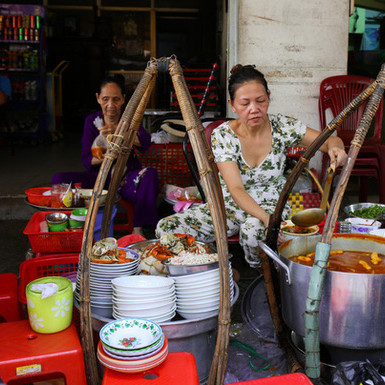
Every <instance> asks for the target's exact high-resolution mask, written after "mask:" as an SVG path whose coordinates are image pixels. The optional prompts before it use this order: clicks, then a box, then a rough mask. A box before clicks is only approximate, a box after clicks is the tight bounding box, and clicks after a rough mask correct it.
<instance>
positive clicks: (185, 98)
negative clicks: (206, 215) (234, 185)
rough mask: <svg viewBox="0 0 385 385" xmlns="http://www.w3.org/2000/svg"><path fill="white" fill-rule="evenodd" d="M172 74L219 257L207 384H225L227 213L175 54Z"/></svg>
mask: <svg viewBox="0 0 385 385" xmlns="http://www.w3.org/2000/svg"><path fill="white" fill-rule="evenodd" d="M170 74H171V78H172V81H173V84H174V88H175V92H176V96H177V99H178V102H179V105H180V109H181V112H182V116H183V120H184V122H185V125H186V131H187V133H188V136H189V139H190V142H191V146H192V149H193V152H194V156H195V159H196V161H197V165H198V168H199V174H200V176H201V180H202V185H203V188H204V191H205V195H206V197H207V203H208V207H209V210H210V214H211V216H212V218H213V224H214V232H215V238H216V243H217V251H218V258H219V269H220V285H221V291H220V292H221V294H220V304H219V315H218V337H217V343H216V347H215V353H214V358H213V361H212V365H211V370H210V374H209V379H208V382H207V384H215V383H216V384H223V382H224V376H225V372H226V365H227V358H228V357H227V350H228V345H229V331H230V282H229V260H228V254H229V253H228V245H227V233H226V215H225V209H224V203H223V196H222V189H221V187H220V184H219V179H218V174H217V172H216V169H215V164H214V157H213V154H212V152H211V148H210V147H209V145H208V142H207V139H206V136H205V134H204V130H203V127H202V124H201V122H200V120H199V117H198V114H197V112H196V109H195V106H194V102H193V100H192V98H191V95H190V93H189V91H188V88H187V85H186V82H185V80H184V77H183V72H182V68H181V67H180V65H179V63H178V62H177V60H176V58H173V57H172V58H171V60H170Z"/></svg>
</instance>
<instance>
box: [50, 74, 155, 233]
mask: <svg viewBox="0 0 385 385" xmlns="http://www.w3.org/2000/svg"><path fill="white" fill-rule="evenodd" d="M96 100H97V102H98V103H99V105H100V107H101V111H97V112H95V113H93V114H90V115H88V116H87V117H86V119H85V123H84V130H83V137H82V162H83V165H84V167H85V168H86V170H87V171H84V172H61V173H57V174H55V175H54V176H53V178H52V184H58V183H72V185H73V184H74V183H78V182H80V183H82V187H83V188H93V187H94V184H95V181H96V178H97V176H98V173H99V169H100V166H101V164H102V162H103V158H102V157H99V156H98V157H95V156H94V154H93V153H92V151H91V147H92V144H93V142H94V140H95V138H96V137H98V136H99V135H102V136H104V137H105V138H106V137H107V136H108V135H109V134H113V133H114V132H115V130H116V128H117V126H118V123H119V120H120V116H121V113H122V107H123V104H124V101H125V90H124V78H123V79H122V78H121V77H119V76H108V77H107V78H105V79H104V80H103V81H102V83H101V85H100V91H99V93H97V94H96ZM150 145H151V136H150V134H149V133H147V132H146V130H145V129H144V128H143V126H142V125H140V127H139V130H138V134H137V137H136V138H135V141H134V148H133V150H132V151H131V154H130V156H129V157H128V160H127V163H126V173H125V176H124V177H123V180H122V182H121V184H120V186H119V189H118V193H119V194H120V195H121V197H122V198H123V199H125V200H128V201H130V202H132V203H134V204H135V212H134V218H133V225H134V230H133V233H134V234H140V235H143V227H144V226H155V225H156V223H157V221H158V215H157V203H156V198H157V195H158V192H159V179H158V174H157V171H156V170H155V169H154V168H142V166H141V164H140V162H139V160H138V158H137V157H136V156H135V151H145V150H147V149H148V148H149V147H150ZM109 181H110V175H109V176H108V178H107V181H106V186H108V184H109Z"/></svg>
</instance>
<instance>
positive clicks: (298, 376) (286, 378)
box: [227, 373, 313, 385]
mask: <svg viewBox="0 0 385 385" xmlns="http://www.w3.org/2000/svg"><path fill="white" fill-rule="evenodd" d="M227 385H313V383H312V382H311V381H310V380H309V378H308V377H306V376H305V375H304V374H302V373H292V374H284V375H282V376H274V377H266V378H259V379H256V380H249V381H243V382H232V383H231V384H227Z"/></svg>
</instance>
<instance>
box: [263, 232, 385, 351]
mask: <svg viewBox="0 0 385 385" xmlns="http://www.w3.org/2000/svg"><path fill="white" fill-rule="evenodd" d="M320 239H321V236H313V237H307V238H306V240H305V241H304V240H301V239H292V240H290V241H287V242H284V243H283V244H282V245H281V247H280V248H279V252H280V257H278V260H277V263H279V264H280V265H279V271H280V287H281V295H282V315H283V319H284V321H285V323H286V324H287V325H288V327H289V328H290V329H291V330H293V331H294V332H295V333H297V334H299V335H300V336H305V326H304V318H303V315H304V312H305V308H306V297H307V292H308V286H309V282H310V273H311V267H309V266H304V265H301V264H298V263H296V262H293V261H290V260H289V259H288V258H289V257H291V256H295V255H304V254H307V253H311V252H314V251H315V247H316V244H317V243H318V242H319V241H320ZM331 249H332V250H341V249H343V250H352V251H368V252H374V251H375V252H378V253H381V254H385V239H384V238H382V237H377V236H374V235H363V234H335V235H334V236H333V238H332V245H331ZM268 255H269V256H270V257H273V256H272V255H270V254H268ZM276 257H277V256H276ZM319 322H320V342H321V343H322V344H324V345H331V346H335V347H341V348H349V349H383V348H385V329H384V327H383V325H384V324H385V275H382V274H356V273H343V272H336V271H327V272H326V275H325V281H324V287H323V293H322V297H321V305H320V314H319Z"/></svg>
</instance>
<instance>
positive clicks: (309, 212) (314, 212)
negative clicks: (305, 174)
mask: <svg viewBox="0 0 385 385" xmlns="http://www.w3.org/2000/svg"><path fill="white" fill-rule="evenodd" d="M335 170H336V163H335V162H334V163H333V164H332V165H331V166H330V167H329V168H328V169H327V177H326V181H325V187H324V191H323V194H322V200H321V204H320V207H319V208H318V209H317V208H313V209H306V210H302V211H299V212H298V213H296V214H294V215H293V216H292V217H291V221H292V222H293V223H294V224H295V225H297V226H300V227H310V226H315V225H318V224H320V223H321V222H322V221H323V220H324V218H325V215H326V205H327V202H328V198H329V193H330V187H331V184H332V180H333V176H334V172H335Z"/></svg>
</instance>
